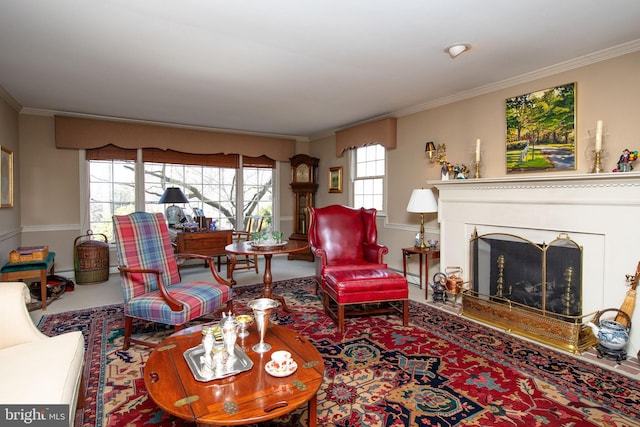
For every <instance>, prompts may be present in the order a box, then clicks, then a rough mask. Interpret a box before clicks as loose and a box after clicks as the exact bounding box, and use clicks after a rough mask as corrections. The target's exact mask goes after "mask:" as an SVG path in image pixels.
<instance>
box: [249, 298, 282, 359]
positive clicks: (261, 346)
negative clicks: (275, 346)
mask: <svg viewBox="0 0 640 427" xmlns="http://www.w3.org/2000/svg"><path fill="white" fill-rule="evenodd" d="M247 306H248V307H249V308H250V309H252V310H253V317H254V319H255V321H256V325H257V326H258V333H259V334H260V342H259V343H258V344H256V345H254V346H253V347H251V349H252V350H253V351H255V352H256V353H266V352H267V351H269V350H271V345H270V344H268V343H266V342H264V336H265V335H266V333H267V327H268V326H269V318H270V317H271V312H272V311H273V309H274V308H277V307H279V306H280V303H279V302H278V301H276V300H272V299H271V298H258V299H256V300H253V301H249V303H248V304H247Z"/></svg>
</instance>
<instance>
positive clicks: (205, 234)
mask: <svg viewBox="0 0 640 427" xmlns="http://www.w3.org/2000/svg"><path fill="white" fill-rule="evenodd" d="M232 241H233V230H216V231H194V232H191V233H190V232H178V235H177V237H176V253H179V254H198V255H206V256H210V257H214V256H217V257H218V271H220V257H221V256H225V255H226V252H225V249H224V248H225V246H227V245H228V244H230V243H231V242H232ZM229 277H231V272H230V271H229V260H228V259H227V278H229Z"/></svg>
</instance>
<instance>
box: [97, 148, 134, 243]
mask: <svg viewBox="0 0 640 427" xmlns="http://www.w3.org/2000/svg"><path fill="white" fill-rule="evenodd" d="M89 188H90V192H89V194H90V201H89V223H90V225H89V229H90V230H91V231H92V232H93V233H94V234H104V235H106V236H107V238H108V239H109V240H112V239H113V225H112V222H111V217H112V216H113V215H126V214H128V213H131V212H133V211H135V202H136V200H135V162H133V161H128V160H92V161H90V167H89Z"/></svg>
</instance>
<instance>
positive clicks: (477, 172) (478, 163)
mask: <svg viewBox="0 0 640 427" xmlns="http://www.w3.org/2000/svg"><path fill="white" fill-rule="evenodd" d="M473 177H474V178H480V161H479V160H476V167H475V174H474V175H473Z"/></svg>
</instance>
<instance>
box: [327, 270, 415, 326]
mask: <svg viewBox="0 0 640 427" xmlns="http://www.w3.org/2000/svg"><path fill="white" fill-rule="evenodd" d="M324 279H325V283H324V296H323V298H324V308H325V311H326V312H327V314H328V315H330V316H331V317H333V318H334V319H335V320H336V321H337V323H338V332H340V333H342V332H343V331H344V318H345V315H362V314H381V313H391V312H394V311H396V312H399V313H400V314H401V316H402V323H403V325H405V326H406V325H407V324H408V323H409V306H408V298H409V286H408V284H407V279H406V278H405V277H404V276H403V275H402V274H400V273H397V272H395V271H391V270H388V269H386V268H383V269H364V270H341V271H332V272H329V273H327V274H326V276H325V278H324ZM392 301H394V302H398V303H399V304H400V307H399V308H398V307H395V306H393V305H390V306H383V305H380V306H378V307H374V308H371V307H369V308H366V309H363V310H360V311H357V312H355V313H346V314H345V311H344V310H345V306H347V305H350V304H363V303H366V304H367V305H370V304H375V303H382V302H392ZM334 305H335V306H336V307H337V308H336V310H335V311H334V310H333V308H332V307H333V306H334Z"/></svg>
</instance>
